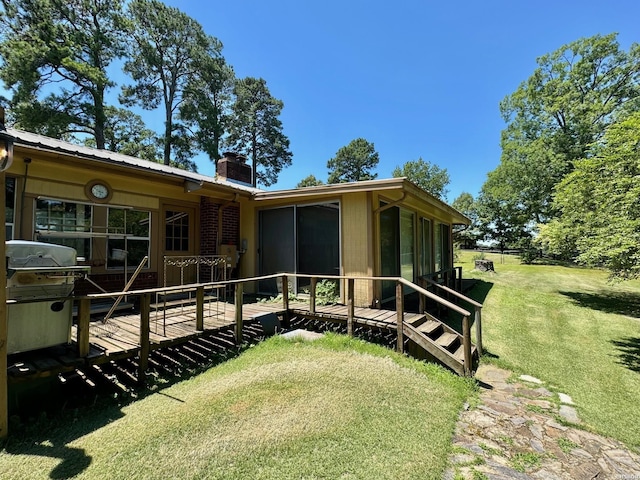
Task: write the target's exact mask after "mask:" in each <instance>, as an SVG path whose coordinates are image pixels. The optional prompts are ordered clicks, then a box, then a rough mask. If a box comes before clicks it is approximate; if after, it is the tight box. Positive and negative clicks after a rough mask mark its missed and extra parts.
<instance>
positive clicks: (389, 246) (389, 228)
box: [380, 207, 400, 300]
mask: <svg viewBox="0 0 640 480" xmlns="http://www.w3.org/2000/svg"><path fill="white" fill-rule="evenodd" d="M399 216H400V209H399V208H398V207H391V208H388V209H387V210H383V211H382V212H380V261H381V263H380V271H381V273H382V276H383V277H397V276H398V275H400V258H399V251H400V231H399V228H398V226H399ZM395 288H396V287H395V284H394V282H382V300H385V299H388V298H393V297H394V296H395Z"/></svg>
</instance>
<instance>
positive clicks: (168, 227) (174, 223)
mask: <svg viewBox="0 0 640 480" xmlns="http://www.w3.org/2000/svg"><path fill="white" fill-rule="evenodd" d="M165 250H167V251H169V252H188V251H189V214H188V213H187V212H178V211H171V210H167V211H166V212H165Z"/></svg>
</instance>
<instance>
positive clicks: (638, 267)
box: [552, 112, 640, 278]
mask: <svg viewBox="0 0 640 480" xmlns="http://www.w3.org/2000/svg"><path fill="white" fill-rule="evenodd" d="M638 178H640V112H636V113H634V114H632V115H631V116H630V117H629V118H627V119H626V120H624V121H621V122H619V123H617V124H615V125H612V126H611V127H609V129H608V130H607V132H606V134H605V136H604V139H603V141H602V142H600V144H599V145H597V146H596V147H595V155H594V156H593V157H591V158H585V159H583V160H579V161H577V162H575V170H574V171H573V172H572V173H570V174H569V175H567V177H566V178H565V179H564V180H563V181H562V182H561V183H560V185H558V189H557V194H556V203H557V205H558V208H559V209H560V210H561V211H562V216H561V217H560V219H558V220H557V222H556V223H555V224H554V225H553V226H552V229H554V230H552V231H555V232H558V233H557V234H561V233H562V232H565V233H566V234H567V235H569V234H570V235H571V240H570V243H571V244H574V245H575V247H576V249H577V251H578V257H577V258H578V260H579V261H581V262H583V263H585V264H587V265H592V266H604V267H606V268H607V269H609V271H610V272H611V273H612V275H613V276H615V277H617V278H636V277H638V276H640V182H638Z"/></svg>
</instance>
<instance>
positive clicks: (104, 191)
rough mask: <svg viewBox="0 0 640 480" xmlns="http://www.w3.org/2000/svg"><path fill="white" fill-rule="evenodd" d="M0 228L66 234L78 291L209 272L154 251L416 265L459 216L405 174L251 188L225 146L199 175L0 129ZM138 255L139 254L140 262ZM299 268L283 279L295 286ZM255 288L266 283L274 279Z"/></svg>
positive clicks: (254, 272)
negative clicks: (0, 144) (86, 272)
mask: <svg viewBox="0 0 640 480" xmlns="http://www.w3.org/2000/svg"><path fill="white" fill-rule="evenodd" d="M8 133H9V134H11V135H12V136H14V137H15V143H14V161H13V164H12V165H11V167H10V168H9V169H8V170H7V172H6V205H7V210H6V219H5V226H6V233H7V239H24V240H38V241H44V242H52V243H59V244H63V245H67V246H72V247H73V248H75V249H76V250H77V252H78V257H79V258H80V260H81V263H83V264H85V265H89V266H91V274H90V279H91V283H89V282H80V283H79V285H78V287H77V288H78V292H77V293H88V292H91V291H94V289H95V287H94V284H97V285H99V286H100V287H101V288H103V289H104V290H107V291H117V290H121V289H122V288H123V287H124V285H125V283H126V280H127V278H129V277H130V274H131V272H132V271H133V270H134V269H135V268H136V267H138V266H139V265H141V273H140V274H139V275H138V277H137V278H136V281H135V284H134V285H133V287H132V288H137V289H139V288H147V287H157V286H162V285H176V284H179V283H193V282H196V281H198V280H199V281H206V280H211V278H198V277H197V274H196V272H195V270H194V269H190V270H189V269H188V270H187V271H186V273H185V271H184V270H181V271H180V272H179V273H178V270H176V269H167V268H166V266H165V260H164V259H165V257H175V256H184V257H193V256H199V255H201V256H206V255H215V254H224V255H225V256H226V257H227V258H228V259H229V265H228V267H229V272H228V273H230V274H231V275H232V276H234V277H252V276H258V275H266V274H271V273H277V272H294V273H305V274H317V275H320V276H322V275H328V276H331V275H355V276H364V277H374V276H384V277H395V276H402V277H404V278H406V279H407V280H411V281H417V279H418V278H419V277H421V276H423V275H428V274H432V273H433V272H437V271H447V270H448V269H451V268H452V265H453V251H452V235H451V233H452V228H453V226H454V225H456V224H468V223H469V220H468V219H467V218H466V217H465V216H464V215H462V214H461V213H459V212H458V211H456V210H455V209H453V208H452V207H450V206H448V205H447V204H445V203H444V202H442V201H440V200H438V199H436V198H435V197H433V196H432V195H430V194H428V193H427V192H425V191H423V190H422V189H420V188H419V187H417V186H416V185H414V184H413V183H411V182H409V181H408V180H406V179H404V178H394V179H386V180H372V181H364V182H355V183H344V184H337V185H324V186H317V187H307V188H300V189H294V190H279V191H262V190H259V189H255V188H252V187H251V186H250V181H251V167H250V166H249V165H248V164H246V162H245V161H244V159H243V158H242V157H240V156H236V155H233V154H231V153H229V154H226V155H225V157H224V158H223V159H221V160H220V161H219V162H218V175H217V176H216V177H209V176H205V175H201V174H197V173H192V172H188V171H185V170H181V169H177V168H173V167H170V166H166V165H163V164H158V163H153V162H149V161H145V160H140V159H137V158H132V157H128V156H125V155H121V154H118V153H113V152H110V151H106V150H97V149H93V148H89V147H84V146H79V145H75V144H71V143H68V142H64V141H60V140H55V139H51V138H48V137H44V136H41V135H37V134H33V133H29V132H24V131H20V130H16V129H8ZM145 256H146V257H147V260H146V261H144V262H143V260H144V258H145ZM309 281H310V280H309V279H305V278H298V279H297V280H296V282H294V283H293V285H292V286H291V288H293V290H294V292H298V293H299V292H302V291H304V290H305V288H306V287H307V285H308V283H309ZM254 288H255V292H254V293H258V294H261V293H264V294H275V293H276V292H277V290H278V286H277V285H276V283H275V281H270V280H268V281H263V282H258V283H256V285H255V287H254ZM393 288H395V287H394V285H393V284H392V283H391V282H387V283H384V282H383V283H380V282H377V283H376V282H360V283H358V285H357V291H356V292H355V301H356V303H357V304H358V305H362V306H375V305H381V304H383V303H384V302H385V301H386V300H387V299H390V298H392V297H393V296H394V293H393V292H394V290H393Z"/></svg>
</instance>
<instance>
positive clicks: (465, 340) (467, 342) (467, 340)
mask: <svg viewBox="0 0 640 480" xmlns="http://www.w3.org/2000/svg"><path fill="white" fill-rule="evenodd" d="M462 346H463V349H464V374H465V375H466V376H467V377H470V376H471V374H472V372H471V328H470V325H469V316H468V315H465V316H464V317H462Z"/></svg>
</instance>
